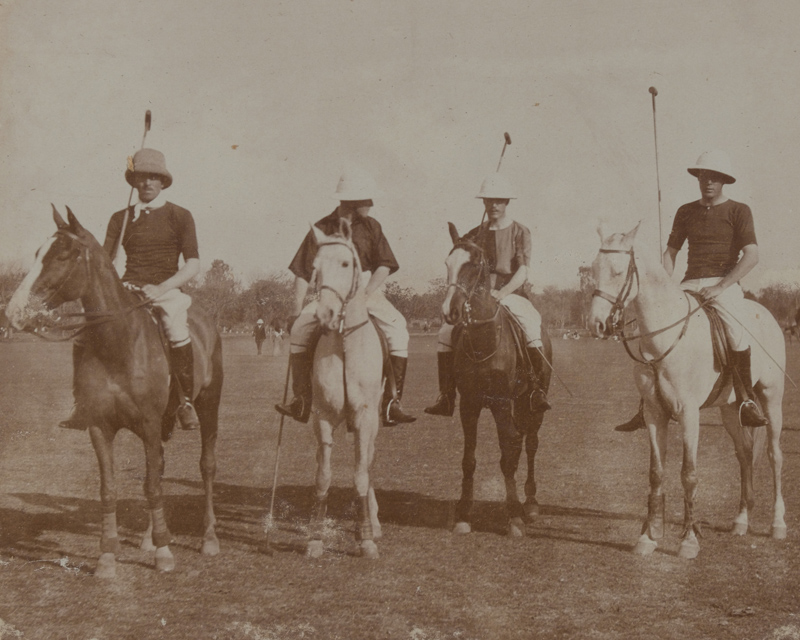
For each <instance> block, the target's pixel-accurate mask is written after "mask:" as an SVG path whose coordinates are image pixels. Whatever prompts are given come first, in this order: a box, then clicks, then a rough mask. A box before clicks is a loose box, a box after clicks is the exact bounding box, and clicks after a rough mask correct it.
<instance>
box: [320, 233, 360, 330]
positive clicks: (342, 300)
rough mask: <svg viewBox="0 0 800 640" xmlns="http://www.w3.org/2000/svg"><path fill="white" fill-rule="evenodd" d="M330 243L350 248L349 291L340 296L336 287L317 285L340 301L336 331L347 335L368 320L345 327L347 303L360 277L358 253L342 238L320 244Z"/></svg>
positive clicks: (356, 289) (352, 296)
mask: <svg viewBox="0 0 800 640" xmlns="http://www.w3.org/2000/svg"><path fill="white" fill-rule="evenodd" d="M332 244H338V245H341V246H343V247H347V248H348V249H349V250H350V254H351V255H352V257H353V261H352V265H353V277H352V279H351V281H350V291H348V292H347V295H346V296H342V294H341V293H339V292H338V291H337V290H336V289H334V288H333V287H331V286H329V285H327V284H322V285H320V286H319V287H318V291H320V292H321V291H323V290H326V289H327V290H328V291H331V292H333V295H335V296H336V297H337V299H338V300H339V302H340V303H341V306H340V307H339V314H338V315H337V317H336V319H337V321H338V324H339V329H338V332H339V333H340V334H341V335H342V336H347V335H350V334H351V333H353V332H354V331H357V330H358V329H360V328H361V327H363V326H365V325H366V324H367V323H368V322H369V319H367V320H365V321H364V322H362V323H360V324H357V325H355V326H353V327H345V319H346V317H347V305H348V304H349V303H350V302H351V301H352V300H353V298H355V296H356V292H357V291H358V284H359V277H360V274H359V266H360V261H359V259H358V254H357V253H356V250H355V247H354V246H353V245H352V243H349V242H345V241H343V240H330V241H326V242H324V243H323V244H321V245H320V246H328V245H332ZM317 277H319V274H317Z"/></svg>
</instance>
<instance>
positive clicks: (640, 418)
mask: <svg viewBox="0 0 800 640" xmlns="http://www.w3.org/2000/svg"><path fill="white" fill-rule="evenodd" d="M646 426H647V425H646V424H645V423H644V400H639V411H637V412H636V415H635V416H633V418H631V419H630V420H628V421H627V422H624V423H622V424H620V425H617V426H616V427H614V431H622V432H624V433H630V432H632V431H638V430H639V429H644V428H645V427H646Z"/></svg>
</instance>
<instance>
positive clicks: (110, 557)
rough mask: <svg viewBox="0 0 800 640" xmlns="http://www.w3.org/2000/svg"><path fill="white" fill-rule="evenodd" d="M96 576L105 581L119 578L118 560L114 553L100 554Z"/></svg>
mask: <svg viewBox="0 0 800 640" xmlns="http://www.w3.org/2000/svg"><path fill="white" fill-rule="evenodd" d="M94 575H95V577H97V578H102V579H104V580H110V579H111V578H116V577H117V560H116V558H115V557H114V554H113V553H103V554H100V558H99V559H98V560H97V568H96V569H95V570H94Z"/></svg>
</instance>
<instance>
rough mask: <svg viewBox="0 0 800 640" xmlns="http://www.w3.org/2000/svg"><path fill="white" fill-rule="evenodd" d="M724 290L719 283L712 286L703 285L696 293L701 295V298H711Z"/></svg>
mask: <svg viewBox="0 0 800 640" xmlns="http://www.w3.org/2000/svg"><path fill="white" fill-rule="evenodd" d="M723 291H724V289H723V288H722V287H720V286H719V285H714V286H713V287H703V288H702V289H700V291H698V293H699V294H700V295H701V296H702V297H703V300H712V299H713V298H716V297H717V296H718V295H719V294H721V293H722V292H723Z"/></svg>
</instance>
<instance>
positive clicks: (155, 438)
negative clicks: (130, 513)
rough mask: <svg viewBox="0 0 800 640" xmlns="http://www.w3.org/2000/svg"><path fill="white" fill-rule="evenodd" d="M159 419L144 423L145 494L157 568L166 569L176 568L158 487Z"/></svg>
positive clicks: (161, 455) (161, 456)
mask: <svg viewBox="0 0 800 640" xmlns="http://www.w3.org/2000/svg"><path fill="white" fill-rule="evenodd" d="M160 426H161V423H160V420H159V419H154V420H151V421H150V422H149V423H147V424H145V425H144V431H143V433H144V438H145V446H144V449H145V460H146V465H145V481H144V493H145V496H146V497H147V503H148V505H149V507H150V518H151V523H152V527H153V529H152V540H153V544H154V545H155V547H156V557H155V560H156V569H158V571H161V572H168V571H172V570H173V569H175V558H174V557H173V555H172V552H171V551H170V548H169V543H170V540H171V538H172V536H171V535H170V532H169V529H168V528H167V522H166V519H165V518H164V496H163V493H162V489H161V471H162V465H163V461H164V449H163V447H162V445H161V438H160Z"/></svg>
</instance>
